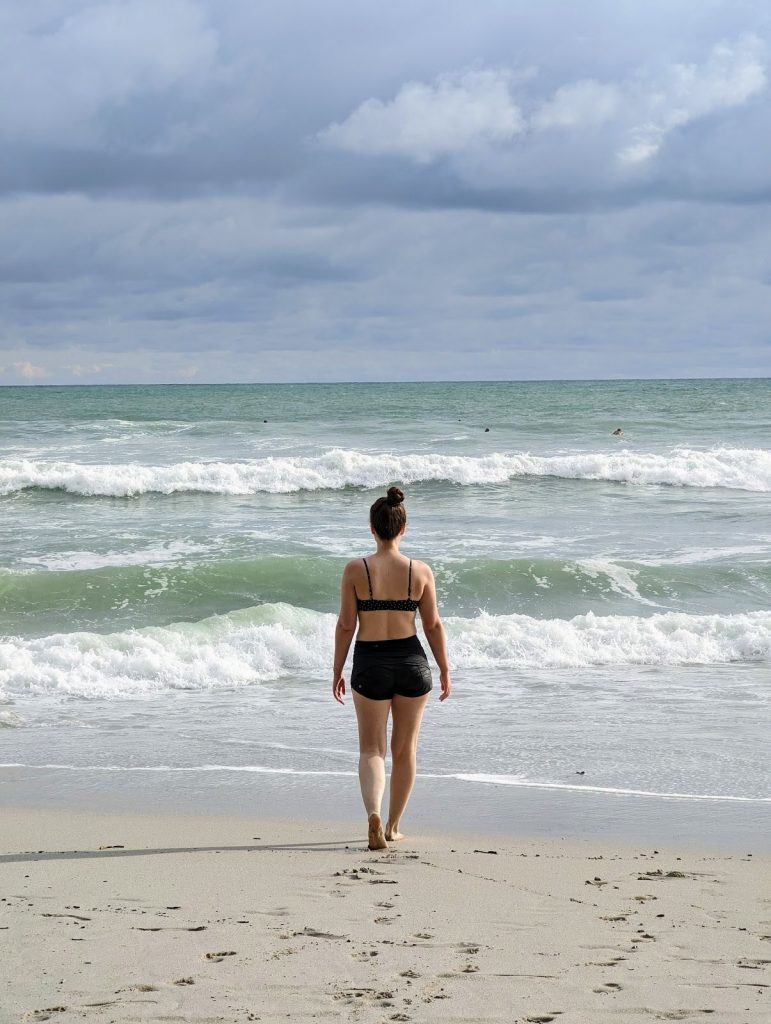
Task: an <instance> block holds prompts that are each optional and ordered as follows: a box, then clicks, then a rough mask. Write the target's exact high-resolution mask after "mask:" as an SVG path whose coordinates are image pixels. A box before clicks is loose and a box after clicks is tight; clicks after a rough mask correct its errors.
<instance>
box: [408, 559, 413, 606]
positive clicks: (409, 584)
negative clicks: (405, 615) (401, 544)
mask: <svg viewBox="0 0 771 1024" xmlns="http://www.w3.org/2000/svg"><path fill="white" fill-rule="evenodd" d="M410 597H412V559H410V574H409V576H408V577H407V598H408V599H409V598H410Z"/></svg>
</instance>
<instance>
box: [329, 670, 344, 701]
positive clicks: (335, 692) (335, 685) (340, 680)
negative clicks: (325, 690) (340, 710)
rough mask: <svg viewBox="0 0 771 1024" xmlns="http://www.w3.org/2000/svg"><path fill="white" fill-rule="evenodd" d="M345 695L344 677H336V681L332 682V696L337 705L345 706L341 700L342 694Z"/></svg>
mask: <svg viewBox="0 0 771 1024" xmlns="http://www.w3.org/2000/svg"><path fill="white" fill-rule="evenodd" d="M344 693H345V676H342V675H340V676H338V677H337V679H333V680H332V696H333V697H334V698H335V700H336V701H337V703H338V704H345V701H344V700H343V694H344Z"/></svg>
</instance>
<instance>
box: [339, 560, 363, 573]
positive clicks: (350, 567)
mask: <svg viewBox="0 0 771 1024" xmlns="http://www.w3.org/2000/svg"><path fill="white" fill-rule="evenodd" d="M358 572H362V573H363V572H364V565H363V563H362V560H361V559H360V558H352V559H351V560H350V561H349V562H346V564H345V568H344V569H343V575H344V576H352V575H356V574H357V573H358Z"/></svg>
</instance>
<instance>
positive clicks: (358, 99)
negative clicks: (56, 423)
mask: <svg viewBox="0 0 771 1024" xmlns="http://www.w3.org/2000/svg"><path fill="white" fill-rule="evenodd" d="M770 79H771V6H769V5H768V3H767V2H765V0H731V2H722V0H721V2H718V0H645V2H643V0H582V2H581V3H576V2H575V0H540V2H539V3H537V4H536V3H533V2H532V0H476V2H475V3H473V4H471V3H469V2H468V0H462V2H459V0H432V2H426V0H410V2H403V0H391V2H390V3H388V4H383V3H373V2H370V0H357V2H355V3H354V2H353V0H347V2H341V0H324V3H319V2H318V0H293V2H291V3H278V2H275V0H262V2H259V3H256V2H254V0H225V2H223V0H162V2H158V0H83V2H81V0H36V2H35V3H31V4H21V3H19V2H18V0H0V95H2V97H3V102H2V103H0V384H24V383H27V384H90V383H144V382H148V383H153V382H158V383H160V382H193V383H202V384H205V383H215V382H216V383H220V382H231V381H232V382H246V381H339V380H362V381H364V380H465V379H471V380H480V379H485V380H498V379H505V380H509V379H511V380H515V379H553V378H565V379H572V378H592V379H596V378H606V377H607V378H616V377H715V376H717V377H719V376H771V87H770V85H769V80H770Z"/></svg>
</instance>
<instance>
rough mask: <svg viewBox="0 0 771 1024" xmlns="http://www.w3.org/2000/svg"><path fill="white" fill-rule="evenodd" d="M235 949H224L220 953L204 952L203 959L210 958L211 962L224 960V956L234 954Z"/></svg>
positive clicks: (215, 962)
mask: <svg viewBox="0 0 771 1024" xmlns="http://www.w3.org/2000/svg"><path fill="white" fill-rule="evenodd" d="M235 955H236V951H235V950H234V949H226V950H224V951H223V952H222V953H204V955H203V958H204V960H211V962H212V963H213V964H218V963H219V962H220V960H224V959H225V957H226V956H235Z"/></svg>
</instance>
